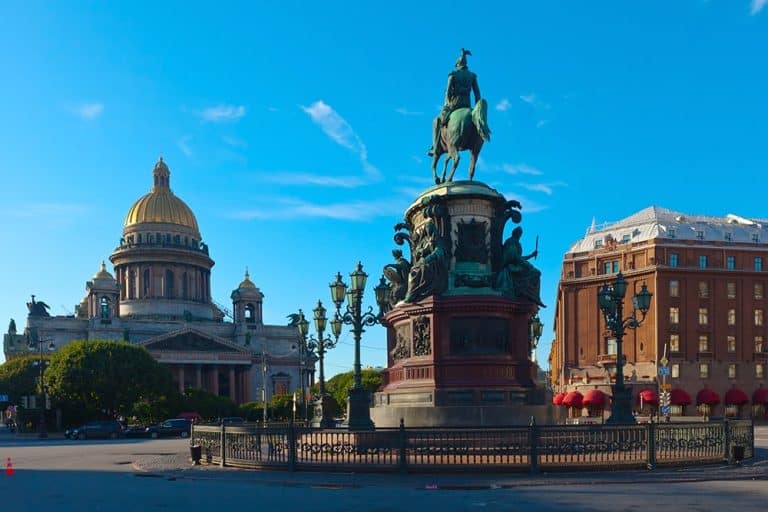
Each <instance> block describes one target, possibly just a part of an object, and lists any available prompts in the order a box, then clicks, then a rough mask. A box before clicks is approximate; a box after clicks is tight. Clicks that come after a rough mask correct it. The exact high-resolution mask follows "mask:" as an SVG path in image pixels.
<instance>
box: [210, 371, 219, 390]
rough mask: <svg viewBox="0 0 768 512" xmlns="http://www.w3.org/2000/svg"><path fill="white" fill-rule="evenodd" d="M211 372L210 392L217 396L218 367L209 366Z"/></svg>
mask: <svg viewBox="0 0 768 512" xmlns="http://www.w3.org/2000/svg"><path fill="white" fill-rule="evenodd" d="M211 374H212V377H213V382H212V383H211V384H212V385H211V393H213V394H214V395H216V396H218V395H219V367H218V366H217V365H213V366H211Z"/></svg>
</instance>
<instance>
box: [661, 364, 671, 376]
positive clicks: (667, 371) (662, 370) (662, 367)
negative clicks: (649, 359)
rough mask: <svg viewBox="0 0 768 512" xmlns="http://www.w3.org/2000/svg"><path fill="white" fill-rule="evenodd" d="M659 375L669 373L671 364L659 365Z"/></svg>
mask: <svg viewBox="0 0 768 512" xmlns="http://www.w3.org/2000/svg"><path fill="white" fill-rule="evenodd" d="M659 375H662V376H663V375H669V366H659Z"/></svg>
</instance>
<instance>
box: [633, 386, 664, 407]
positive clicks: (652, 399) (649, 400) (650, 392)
mask: <svg viewBox="0 0 768 512" xmlns="http://www.w3.org/2000/svg"><path fill="white" fill-rule="evenodd" d="M640 398H642V399H643V403H644V404H654V405H658V404H659V394H658V393H657V392H656V390H654V389H644V390H642V391H641V392H639V393H638V394H637V403H640Z"/></svg>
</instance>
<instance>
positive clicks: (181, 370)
mask: <svg viewBox="0 0 768 512" xmlns="http://www.w3.org/2000/svg"><path fill="white" fill-rule="evenodd" d="M179 393H181V394H182V395H183V394H184V365H183V364H180V365H179Z"/></svg>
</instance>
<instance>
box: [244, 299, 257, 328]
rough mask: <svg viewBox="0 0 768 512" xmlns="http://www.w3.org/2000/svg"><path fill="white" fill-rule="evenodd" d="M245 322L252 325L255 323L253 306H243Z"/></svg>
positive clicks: (254, 307) (254, 308)
mask: <svg viewBox="0 0 768 512" xmlns="http://www.w3.org/2000/svg"><path fill="white" fill-rule="evenodd" d="M245 321H246V322H247V323H249V324H252V323H254V322H255V321H256V306H254V305H253V304H250V303H249V304H246V305H245Z"/></svg>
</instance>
